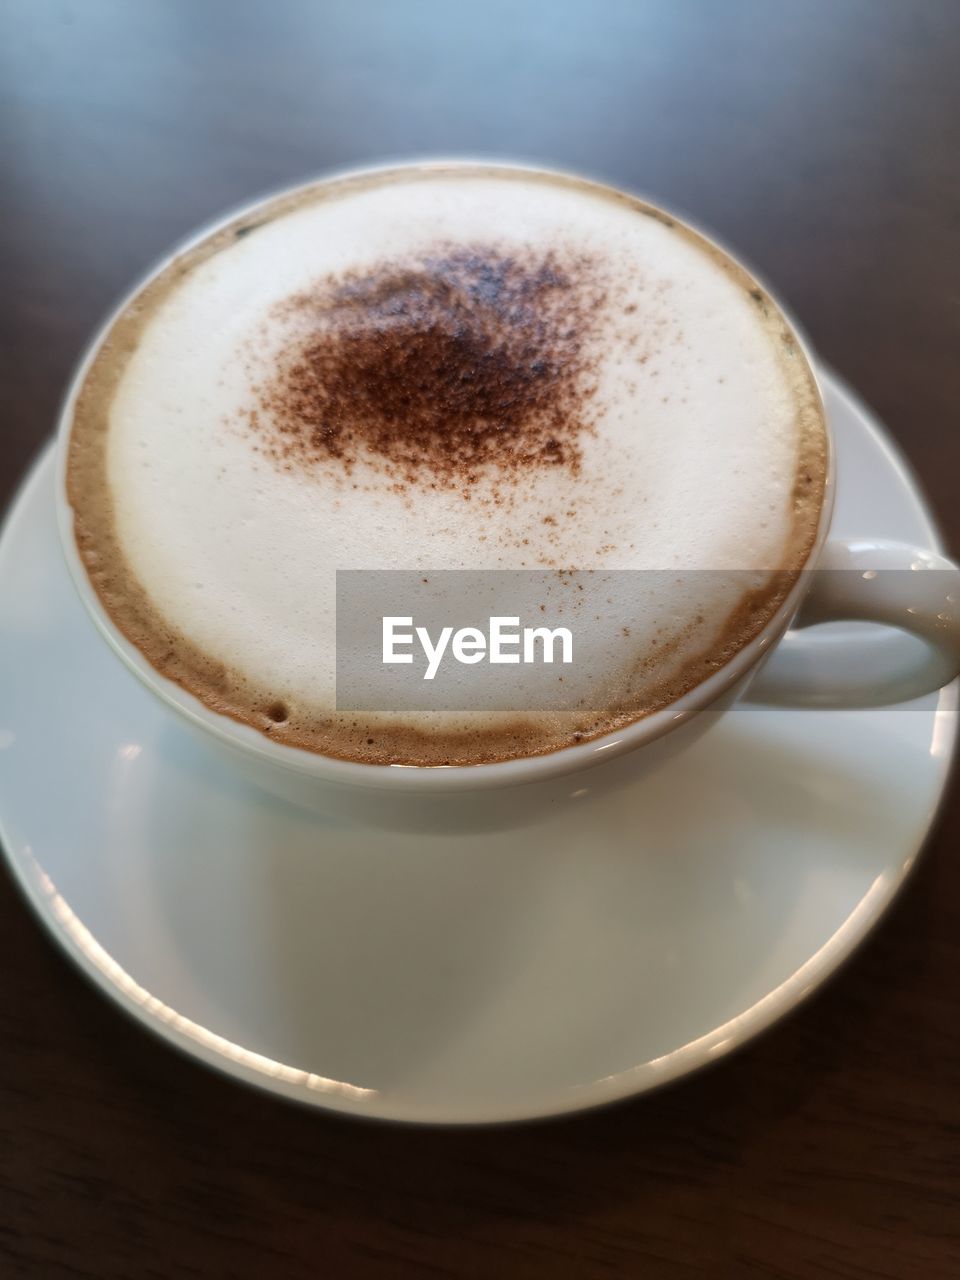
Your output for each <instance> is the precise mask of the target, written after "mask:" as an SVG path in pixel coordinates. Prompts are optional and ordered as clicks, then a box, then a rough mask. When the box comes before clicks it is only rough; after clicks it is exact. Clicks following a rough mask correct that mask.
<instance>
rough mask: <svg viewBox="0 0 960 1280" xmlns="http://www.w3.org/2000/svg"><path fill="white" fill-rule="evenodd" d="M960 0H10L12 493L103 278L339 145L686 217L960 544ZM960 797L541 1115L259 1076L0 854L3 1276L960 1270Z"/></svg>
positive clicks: (786, 1279)
mask: <svg viewBox="0 0 960 1280" xmlns="http://www.w3.org/2000/svg"><path fill="white" fill-rule="evenodd" d="M958 65H960V4H958V3H956V2H955V0H945V3H942V4H936V3H928V2H927V0H913V2H912V3H908V2H907V0H899V2H897V0H800V2H798V0H776V2H774V0H767V2H764V0H738V2H734V0H728V2H727V3H718V2H715V3H709V2H707V0H703V2H694V0H686V2H684V0H673V2H671V0H663V3H656V2H643V0H637V2H636V3H627V2H624V3H614V2H606V3H603V2H601V3H593V4H591V3H588V2H585V3H582V4H581V3H565V2H564V0H550V2H547V3H542V4H541V3H534V2H533V0H528V2H527V3H519V4H516V3H515V4H509V3H502V2H501V0H487V2H486V3H484V4H468V3H463V4H452V3H450V4H448V3H443V0H437V2H436V3H432V2H419V0H415V2H412V3H402V2H401V0H396V2H395V3H391V2H390V0H380V2H378V3H369V2H367V3H358V2H357V0H353V2H352V3H351V0H343V2H342V3H319V2H318V3H307V2H304V3H300V4H295V3H282V2H281V0H272V2H271V3H263V4H250V3H239V2H238V3H234V4H230V3H219V2H215V0H197V2H195V3H190V2H189V0H184V2H183V3H178V2H168V3H161V2H160V0H142V2H141V3H134V2H133V0H112V2H108V0H87V2H81V0H3V3H2V5H0V103H2V110H0V129H2V134H3V146H2V154H0V282H2V293H0V354H2V360H3V367H2V377H0V396H2V403H3V417H2V421H0V432H2V435H0V500H4V501H5V500H6V499H7V498H8V497H9V495H10V494H12V492H13V490H14V487H15V486H16V484H17V481H18V479H19V477H20V476H21V474H22V472H23V471H24V468H25V467H26V466H27V463H28V462H29V460H30V458H31V456H32V455H33V454H34V453H35V452H36V450H37V449H38V448H39V447H40V445H41V444H42V442H43V441H44V440H45V439H46V437H47V436H48V435H49V433H50V430H51V426H52V423H53V420H54V414H55V409H56V405H57V400H58V397H59V396H60V394H61V391H62V389H63V386H64V383H65V380H66V378H67V376H68V373H69V371H70V367H71V364H72V362H73V361H74V359H75V358H76V356H77V354H78V352H79V351H80V349H81V346H82V345H83V343H84V341H85V339H86V338H87V336H88V335H89V333H90V331H91V329H92V327H93V326H94V325H95V324H96V323H97V321H98V319H99V318H100V317H101V316H102V315H103V313H104V311H105V309H106V308H107V307H108V305H109V304H110V303H111V301H112V300H113V299H114V298H115V297H116V296H117V294H118V293H119V292H120V291H121V290H123V289H124V287H125V286H126V285H127V284H128V283H129V282H130V280H131V279H132V278H133V277H134V276H136V275H137V274H138V273H139V272H140V271H142V270H143V268H144V267H145V266H146V265H147V264H149V263H150V261H151V260H152V259H153V258H154V257H155V256H156V255H158V254H159V253H160V252H161V251H163V250H164V249H165V248H166V247H167V246H168V245H169V244H170V243H171V242H173V241H175V240H177V239H178V237H180V236H182V235H183V234H184V233H185V232H187V231H188V230H189V229H191V228H192V227H193V226H194V225H195V224H198V223H202V222H203V221H204V220H205V219H207V218H209V217H211V216H212V215H214V214H216V213H218V212H219V211H220V210H222V209H223V208H225V207H227V206H230V205H231V204H233V203H235V202H237V201H240V200H242V199H244V198H246V197H248V196H250V195H252V194H254V193H256V192H258V191H260V190H262V189H266V188H270V187H272V186H275V185H278V184H281V183H285V182H287V181H290V180H293V179H296V178H299V177H301V176H302V175H305V174H311V173H314V172H318V171H321V170H324V169H326V168H328V167H330V166H334V165H341V164H344V163H352V162H357V161H362V160H366V159H371V158H375V157H376V158H379V157H387V156H394V155H403V156H409V155H411V154H420V153H444V152H446V153H451V152H456V153H464V152H469V153H484V154H492V155H508V156H514V157H531V158H534V159H536V160H545V161H552V162H554V163H559V164H561V165H564V166H568V167H571V168H575V169H581V170H585V171H587V172H590V173H594V174H598V175H602V176H604V177H607V178H609V179H611V180H612V181H614V182H616V183H619V184H621V185H624V186H629V187H634V188H638V189H641V190H644V191H646V192H648V193H650V194H651V195H652V196H653V197H654V198H658V197H659V198H660V199H662V200H663V201H665V202H667V203H669V204H672V205H674V206H676V207H677V208H679V209H683V210H687V211H689V212H690V213H691V214H692V215H693V216H695V218H696V219H697V220H699V221H701V222H703V223H704V224H705V225H707V226H709V227H713V228H715V229H716V231H717V232H719V233H720V234H721V235H722V236H723V237H725V238H726V239H727V240H728V241H729V242H730V243H731V244H732V245H733V246H735V247H736V248H738V249H739V250H741V251H742V252H743V253H744V255H745V256H747V257H748V258H749V259H750V260H752V261H753V262H754V263H755V264H756V265H757V267H758V268H759V269H760V271H761V272H763V273H764V274H766V275H767V276H768V277H769V278H770V279H771V280H772V281H774V282H775V284H776V286H777V287H778V288H779V290H780V291H781V293H782V295H783V296H784V297H785V298H786V299H787V300H788V301H789V302H790V303H791V304H792V306H793V307H794V309H795V310H796V312H797V314H798V316H799V317H800V320H801V322H802V323H803V324H804V325H805V326H806V328H807V329H808V331H809V333H810V334H811V336H812V338H813V341H814V343H815V344H816V346H817V348H818V349H819V351H820V352H821V353H822V355H823V357H824V358H825V359H826V360H828V361H829V362H830V363H831V364H833V365H834V366H835V367H836V368H837V369H838V370H840V371H841V372H842V373H843V374H844V375H846V376H847V377H848V378H849V379H850V380H851V381H852V383H853V384H854V385H855V386H856V387H857V388H858V389H859V390H860V391H861V392H862V394H863V395H864V397H865V398H866V399H867V400H868V401H869V402H870V403H871V404H872V405H873V406H874V408H875V409H876V410H877V411H878V412H879V413H880V415H881V417H882V418H883V419H884V420H885V421H886V423H887V424H888V425H889V427H890V430H891V431H892V432H893V434H894V435H895V436H896V437H897V439H898V440H899V442H900V444H901V446H902V447H903V449H904V451H905V452H906V454H907V455H908V457H909V458H910V460H911V461H912V462H913V464H914V466H915V467H916V469H917V471H918V472H919V474H920V476H921V477H922V480H923V482H924V484H925V486H926V489H927V491H928V493H929V495H930V497H931V499H932V502H933V505H934V507H935V509H936V511H937V514H938V516H939V518H940V520H941V522H942V523H943V525H944V527H945V529H946V533H947V536H948V540H949V541H950V542H951V543H952V546H953V548H954V550H956V549H957V548H958V546H960V511H958V507H957V503H956V493H957V464H958V460H960V445H958V437H957V413H958V404H960V378H958V368H960V365H958V359H960V357H958V352H960V244H958V233H960V75H958V72H957V68H958ZM958 835H960V799H958V798H957V797H956V796H954V798H953V799H952V800H950V801H949V802H948V804H947V806H946V808H945V810H944V813H943V816H942V817H941V819H940V822H939V826H938V830H937V833H936V834H935V836H934V838H933V840H932V841H931V842H930V845H929V848H928V850H927V853H926V856H925V858H924V860H923V865H922V867H921V869H920V871H919V872H918V874H917V875H916V877H915V878H914V880H913V882H912V883H911V885H910V887H909V888H908V890H907V892H906V893H905V894H904V896H903V899H902V901H901V902H900V903H899V905H898V906H897V907H896V908H895V909H894V911H893V912H892V914H891V916H890V918H889V919H888V920H887V921H886V922H885V923H884V925H883V926H882V928H881V929H880V930H879V931H878V932H877V934H876V936H875V937H873V938H872V939H871V940H870V942H869V943H868V944H867V945H866V946H865V947H864V948H863V950H862V952H861V953H860V954H859V955H858V956H857V958H856V959H855V960H854V961H853V962H852V963H851V964H850V965H849V966H848V967H847V969H846V970H845V972H844V973H842V974H841V975H840V976H839V977H838V978H837V979H836V980H835V981H834V982H832V983H831V984H830V986H829V988H828V989H827V990H826V991H824V992H823V993H822V994H820V995H819V996H818V997H817V998H816V999H815V1000H814V1001H813V1003H812V1004H810V1005H809V1006H808V1007H806V1008H804V1009H803V1011H802V1012H800V1013H799V1014H797V1015H796V1016H794V1017H792V1018H790V1019H789V1020H788V1021H787V1022H786V1023H784V1024H783V1025H781V1026H779V1027H777V1028H776V1029H775V1030H774V1031H773V1032H771V1033H769V1034H768V1035H766V1036H765V1037H763V1039H762V1040H761V1041H760V1042H759V1043H757V1044H754V1045H753V1046H751V1047H750V1048H748V1049H747V1050H746V1051H744V1052H742V1053H740V1054H739V1055H737V1056H736V1057H735V1058H734V1059H733V1060H731V1061H729V1062H725V1063H723V1065H720V1066H718V1067H716V1068H715V1069H713V1070H711V1071H710V1072H708V1073H706V1074H703V1075H701V1076H699V1077H698V1078H696V1079H694V1080H692V1081H689V1082H687V1083H684V1084H681V1085H679V1086H677V1087H674V1088H671V1089H669V1090H666V1091H664V1092H662V1093H660V1094H658V1095H656V1096H652V1097H649V1098H646V1099H642V1100H639V1101H636V1102H634V1103H631V1104H628V1105H624V1106H620V1107H617V1108H615V1109H613V1110H609V1111H605V1112H602V1113H598V1114H594V1115H589V1116H586V1117H582V1118H579V1119H575V1120H571V1121H566V1122H563V1123H551V1124H540V1125H537V1126H530V1127H520V1128H513V1129H507V1130H501V1131H476V1132H469V1131H465V1132H433V1131H411V1130H406V1129H402V1128H390V1127H374V1126H371V1125H367V1124H357V1123H347V1122H344V1121H337V1120H333V1119H327V1118H324V1117H323V1116H320V1115H315V1114H310V1113H308V1112H305V1111H303V1110H300V1109H297V1108H295V1107H291V1106H287V1105H282V1104H280V1103H278V1102H275V1101H272V1100H271V1099H269V1098H267V1097H262V1096H259V1095H258V1094H255V1093H252V1092H248V1091H246V1090H244V1089H242V1088H240V1087H238V1086H235V1085H231V1084H228V1083H226V1082H225V1081H224V1080H222V1079H220V1078H218V1077H216V1076H214V1075H212V1074H209V1073H208V1072H206V1071H203V1070H201V1069H199V1068H198V1067H197V1066H195V1065H193V1064H192V1063H190V1062H189V1061H186V1060H184V1059H182V1058H180V1057H179V1056H177V1055H176V1054H174V1053H172V1052H170V1051H168V1050H166V1049H164V1048H161V1047H160V1046H159V1045H158V1044H157V1043H155V1042H154V1041H153V1040H152V1039H151V1038H149V1037H148V1036H146V1035H144V1034H143V1033H142V1032H141V1031H139V1030H138V1029H136V1028H135V1027H134V1026H133V1025H131V1023H130V1022H128V1021H127V1020H126V1019H125V1018H123V1017H122V1016H120V1015H119V1014H118V1013H117V1011H116V1010H115V1009H113V1008H111V1007H109V1006H108V1005H107V1003H106V1002H105V1001H103V1000H102V999H101V998H100V997H99V996H97V995H95V994H94V993H93V991H92V990H91V989H90V988H89V987H88V986H87V985H86V984H85V983H84V982H83V980H82V979H81V978H80V977H78V976H77V974H76V973H75V972H74V971H73V969H72V968H71V967H70V966H69V965H68V963H67V962H66V961H65V960H64V959H63V958H62V957H61V956H60V955H59V954H58V952H57V951H56V950H55V949H54V948H53V947H52V946H51V945H50V943H49V941H48V940H47V939H46V938H45V937H44V935H43V934H42V933H41V931H40V929H39V928H38V927H37V924H36V922H35V921H34V920H33V918H32V917H31V916H30V914H29V913H28V912H27V910H26V909H25V907H24V905H23V903H22V901H21V899H20V897H19V895H18V893H17V892H16V891H15V889H14V888H13V885H12V884H11V882H10V881H9V879H8V878H7V877H5V876H4V877H2V878H0V969H2V973H3V975H4V977H3V981H2V987H0V1093H2V1100H3V1106H2V1112H0V1128H2V1133H0V1275H2V1276H3V1277H7V1276H20V1275H24V1276H30V1277H33V1276H36V1277H39V1278H42V1280H59V1278H61V1277H62V1278H63V1280H67V1278H70V1280H77V1278H80V1277H96V1278H97V1280H103V1278H104V1277H114V1276H124V1277H131V1278H135V1280H140V1278H141V1277H164V1278H166V1277H177V1278H178V1280H179V1278H180V1277H192V1276H198V1277H199V1276H202V1277H204V1280H208V1278H213V1277H234V1276H238V1277H239V1276H243V1277H247V1276H249V1277H257V1278H258V1280H259V1278H261V1277H273V1276H283V1277H315V1276H324V1277H326V1276H329V1277H332V1278H333V1280H339V1278H340V1277H353V1276H378V1277H379V1276H385V1277H406V1276H430V1275H438V1276H439V1275H442V1276H470V1277H482V1278H483V1280H487V1278H488V1277H494V1276H497V1277H500V1276H511V1277H526V1276H546V1277H551V1278H559V1277H567V1276H570V1277H593V1276H597V1277H600V1276H618V1275H619V1276H631V1277H633V1276H638V1277H692V1276H710V1277H714V1276H716V1277H721V1278H723V1280H726V1278H727V1277H741V1276H747V1277H752V1276H758V1277H759V1276H764V1277H777V1278H778V1280H795V1278H796V1280H799V1278H806V1277H811V1280H812V1278H816V1280H824V1278H829V1277H843V1278H849V1280H858V1278H860V1277H863V1278H867V1277H884V1278H890V1280H893V1278H896V1280H901V1278H902V1280H937V1278H939V1277H943V1278H944V1280H946V1278H947V1277H956V1276H958V1275H960V1214H958V1193H960V1140H958V1133H960V1128H958V1124H960V1115H958V1091H960V1070H958V1068H960V1034H958V1032H960V1019H957V1016H956V1015H957V998H956V996H957V985H958V975H960V944H958V939H960V858H958V856H957V854H958V850H957V848H956V845H957V840H958Z"/></svg>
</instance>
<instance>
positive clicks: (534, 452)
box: [246, 245, 603, 486]
mask: <svg viewBox="0 0 960 1280" xmlns="http://www.w3.org/2000/svg"><path fill="white" fill-rule="evenodd" d="M602 302H603V290H602V289H601V288H600V286H599V285H598V282H597V279H596V273H595V270H594V267H593V265H592V264H591V262H590V261H589V260H588V259H585V258H583V257H576V256H574V255H570V256H569V257H568V258H564V257H562V256H561V255H558V254H556V253H553V252H550V253H545V254H544V253H539V254H538V253H534V252H532V251H531V252H530V253H525V254H519V253H515V252H506V251H502V250H500V249H497V248H495V247H492V246H485V245H479V246H473V247H469V248H466V247H452V248H449V249H447V248H443V247H441V248H438V249H437V250H436V252H435V253H434V254H432V255H429V256H426V257H424V258H422V259H418V260H416V261H414V262H406V263H405V262H385V263H382V264H380V265H378V266H377V267H375V268H374V269H372V270H370V271H367V272H365V273H363V274H357V273H352V274H348V275H344V276H340V277H335V278H328V279H324V280H320V281H318V282H316V283H315V284H314V285H313V286H312V287H311V288H309V289H308V290H306V291H305V292H303V293H300V294H297V295H295V296H294V297H292V298H289V299H287V300H286V301H285V302H284V303H282V304H280V306H279V307H278V308H276V309H275V312H274V315H273V317H272V319H273V320H276V321H277V322H279V323H281V324H283V325H284V326H285V327H286V328H288V329H289V334H290V337H289V340H288V341H287V344H286V347H285V348H284V349H283V352H282V354H281V356H280V358H279V361H278V363H277V365H276V367H275V369H274V370H273V371H272V372H271V373H270V374H269V376H267V377H266V378H265V379H264V380H263V381H262V382H261V383H260V384H259V385H258V386H256V387H255V398H256V405H255V407H254V408H253V409H252V410H251V411H250V412H249V414H248V417H247V422H246V425H247V427H248V428H249V429H250V431H252V432H253V433H254V434H255V435H256V437H257V441H258V444H259V447H260V449H261V451H262V452H265V453H266V454H267V456H269V457H272V458H273V460H274V461H275V462H277V463H278V464H279V465H281V466H288V465H290V464H291V463H299V464H300V465H315V464H318V463H330V462H334V463H336V464H338V465H339V466H341V467H342V468H344V469H345V470H347V471H349V470H350V468H351V467H352V466H353V465H354V464H355V463H356V462H357V461H358V460H359V459H360V458H361V457H362V456H365V457H367V458H368V459H369V458H370V456H371V455H373V456H374V457H376V458H378V459H379V460H380V461H381V463H382V464H386V466H387V467H388V468H389V469H391V470H392V471H393V472H394V473H395V474H396V475H397V476H398V477H399V478H400V479H402V480H404V481H407V482H411V481H414V480H417V479H419V480H424V479H426V480H428V481H430V482H432V483H433V484H434V485H435V484H436V483H437V482H439V483H440V484H443V485H446V486H449V485H453V484H458V485H468V486H469V485H473V484H475V483H476V481H477V480H478V479H479V478H480V476H481V475H482V474H484V473H489V471H490V469H491V468H496V470H497V473H498V474H501V475H509V474H513V473H516V472H517V471H518V470H519V469H526V468H529V467H532V466H536V467H542V466H566V467H570V468H573V469H576V467H577V466H578V464H579V460H580V449H579V446H578V438H579V436H580V435H581V433H582V432H583V431H585V430H590V427H591V422H590V412H589V410H590V404H589V402H590V398H591V396H592V394H593V389H594V388H593V383H592V378H591V375H592V360H591V357H590V355H589V354H588V349H587V346H588V344H587V339H588V338H589V337H590V335H591V333H592V331H593V329H594V327H595V323H596V317H597V313H598V311H599V309H600V307H601V304H602Z"/></svg>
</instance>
